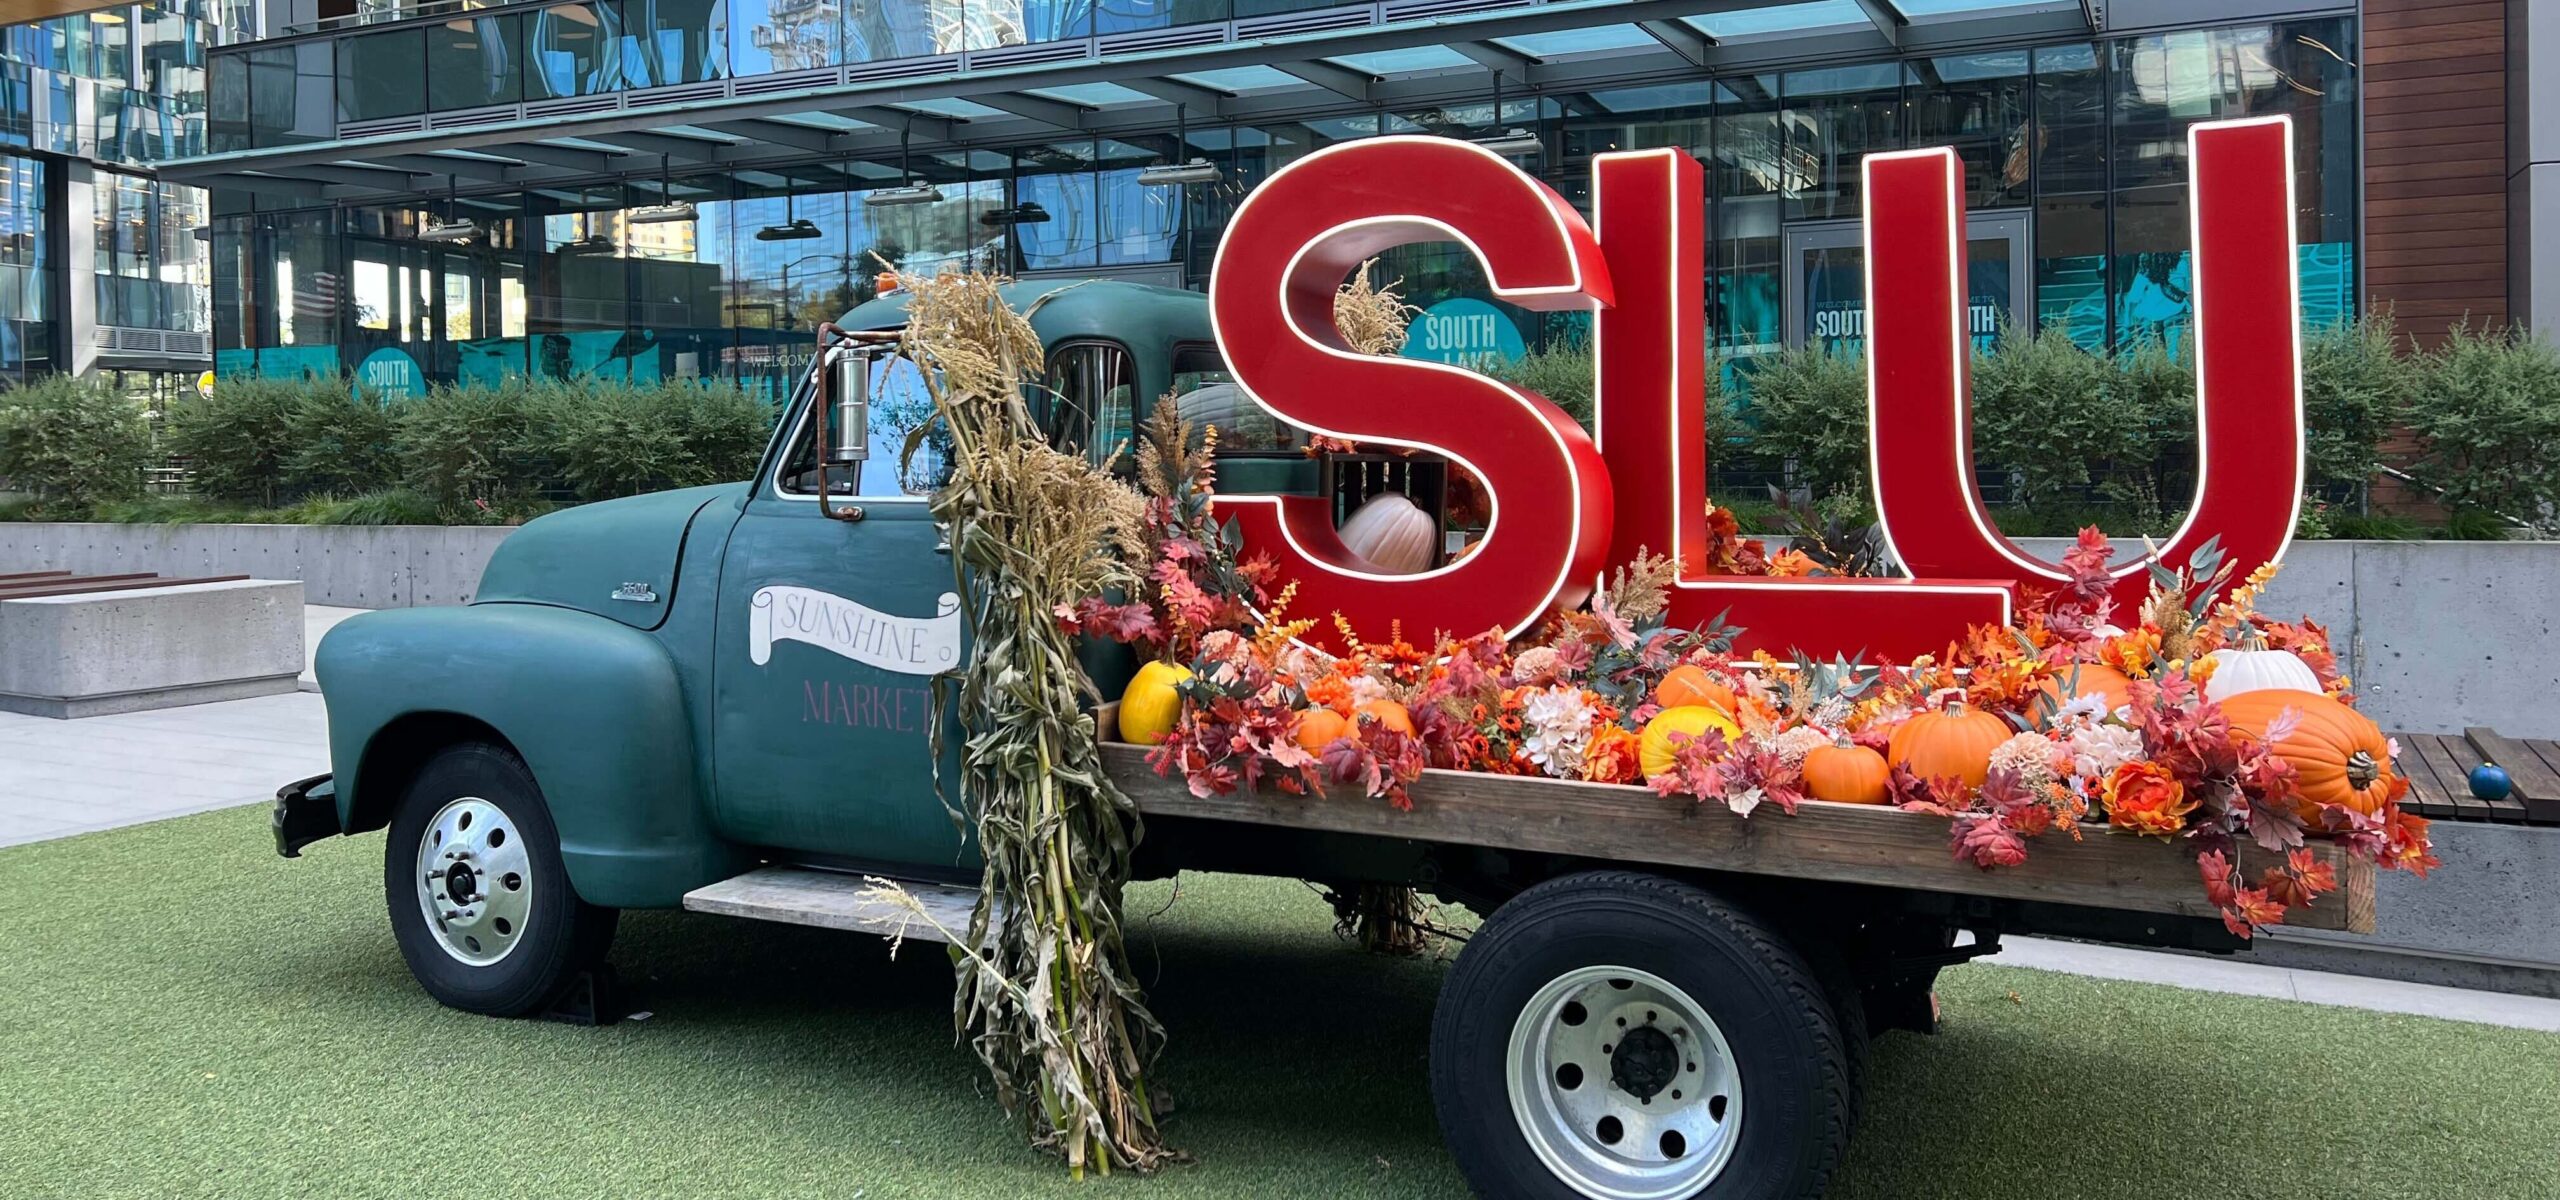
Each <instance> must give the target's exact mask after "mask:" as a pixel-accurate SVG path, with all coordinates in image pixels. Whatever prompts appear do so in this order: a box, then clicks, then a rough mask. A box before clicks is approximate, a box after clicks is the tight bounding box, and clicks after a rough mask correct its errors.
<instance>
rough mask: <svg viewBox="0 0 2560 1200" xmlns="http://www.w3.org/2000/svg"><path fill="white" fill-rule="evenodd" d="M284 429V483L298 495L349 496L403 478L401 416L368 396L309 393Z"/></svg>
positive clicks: (289, 410) (349, 391)
mask: <svg viewBox="0 0 2560 1200" xmlns="http://www.w3.org/2000/svg"><path fill="white" fill-rule="evenodd" d="M216 390H217V391H219V390H220V389H216ZM284 429H285V437H286V448H285V452H284V455H283V461H282V463H281V466H282V469H283V478H284V484H285V487H286V489H287V490H288V491H291V492H293V493H295V494H300V495H310V494H313V493H320V494H335V495H346V494H351V493H355V492H361V491H365V490H367V489H372V488H380V487H383V486H385V485H386V484H389V483H391V482H392V481H394V480H395V479H396V478H397V477H398V475H399V471H400V464H399V459H398V458H397V457H395V456H394V455H393V453H392V447H393V444H394V443H395V442H396V441H397V439H398V437H399V429H400V417H399V411H398V410H397V409H396V408H394V407H392V406H390V405H387V404H385V403H383V402H382V400H381V398H380V397H378V396H375V395H374V394H373V393H371V392H370V391H359V390H357V389H354V388H341V387H331V386H327V385H321V386H316V387H310V388H306V389H304V390H303V391H302V393H301V394H300V395H298V396H296V397H295V398H294V399H293V401H292V403H290V404H288V405H287V406H286V408H285V413H284Z"/></svg>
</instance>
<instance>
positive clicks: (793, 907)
mask: <svg viewBox="0 0 2560 1200" xmlns="http://www.w3.org/2000/svg"><path fill="white" fill-rule="evenodd" d="M896 882H897V884H898V886H899V887H901V888H904V889H906V892H907V894H908V895H910V896H913V897H915V899H916V902H917V903H919V904H921V905H923V906H924V910H925V912H926V913H927V914H929V915H931V916H932V918H933V920H932V921H926V920H924V919H923V918H920V917H918V916H916V915H915V914H914V913H913V912H910V911H908V910H907V909H906V908H904V907H902V906H900V905H898V904H896V903H893V902H888V901H882V900H876V899H873V898H871V897H869V896H866V895H864V894H863V893H864V892H866V891H869V890H870V889H871V887H872V886H873V885H872V883H871V882H870V881H869V880H868V879H865V878H864V877H862V876H860V875H853V874H848V873H845V872H842V871H813V870H808V869H806V868H802V867H759V868H757V869H755V870H753V871H749V872H747V873H746V874H744V875H739V876H736V877H734V878H730V879H723V880H721V881H720V882H718V883H715V884H711V885H709V886H706V887H699V888H695V889H694V890H692V891H690V892H687V893H685V896H684V907H685V909H686V910H687V911H689V912H704V913H717V914H720V915H722V916H730V917H746V918H748V919H750V920H757V921H778V922H781V923H782V924H785V925H814V926H816V927H818V928H821V929H843V930H849V931H852V932H855V933H876V934H879V935H881V936H883V937H905V938H908V939H911V940H914V941H920V942H948V941H950V940H951V938H950V937H949V936H946V935H945V933H944V930H949V931H950V933H951V934H958V935H962V936H966V935H967V933H968V931H969V915H970V913H971V911H972V910H974V909H975V908H976V907H977V904H978V889H976V888H973V887H963V886H960V885H958V884H949V883H919V882H915V881H913V880H898V881H896ZM937 923H938V924H939V925H940V928H936V927H935V926H936V924H937Z"/></svg>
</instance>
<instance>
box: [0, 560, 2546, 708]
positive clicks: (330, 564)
mask: <svg viewBox="0 0 2560 1200" xmlns="http://www.w3.org/2000/svg"><path fill="white" fill-rule="evenodd" d="M509 532H510V530H508V529H505V528H491V527H472V526H455V527H443V526H327V525H106V524H47V523H35V522H29V523H15V522H0V572H7V571H24V570H35V569H39V568H58V569H64V570H71V571H82V572H97V573H106V572H116V571H157V572H160V573H161V574H164V575H173V576H186V575H240V574H245V575H252V576H256V577H258V578H261V579H299V580H301V581H302V582H303V587H304V592H305V596H306V598H307V599H308V600H309V601H310V602H311V603H313V604H329V605H342V606H346V607H351V608H403V607H408V606H412V605H425V604H461V603H465V602H467V601H469V600H470V599H471V595H472V593H473V591H474V590H475V589H476V588H478V586H479V582H480V572H481V569H482V568H483V567H485V566H487V565H488V562H489V555H490V554H491V553H492V552H493V551H495V550H496V549H497V547H498V543H499V542H500V541H503V540H504V539H505V538H506V536H507V534H508V533H509ZM2020 544H2021V545H2022V546H2024V547H2026V548H2027V549H2028V550H2030V551H2032V552H2034V553H2036V554H2038V555H2041V556H2043V557H2045V558H2046V559H2049V560H2050V559H2055V558H2059V557H2060V556H2061V554H2062V551H2063V550H2064V549H2065V548H2066V547H2067V546H2068V545H2069V543H2068V542H2067V541H2065V540H2063V539H2059V538H2028V539H2022V540H2021V542H2020ZM2117 547H2118V560H2119V561H2124V560H2126V559H2127V558H2128V557H2129V556H2132V555H2138V554H2140V553H2141V552H2142V547H2141V544H2140V543H2139V542H2129V541H2119V542H2118V543H2117ZM2265 607H2266V609H2267V611H2269V612H2271V613H2274V614H2277V615H2279V616H2283V617H2286V618H2294V617H2299V616H2304V615H2308V616H2310V617H2311V618H2312V619H2313V620H2316V621H2319V622H2320V623H2321V624H2323V625H2326V626H2328V627H2329V628H2330V630H2331V632H2333V633H2334V634H2335V635H2336V636H2337V638H2338V641H2339V643H2340V645H2339V650H2340V655H2341V658H2342V659H2343V660H2344V662H2345V664H2346V669H2347V672H2348V674H2349V675H2351V676H2352V677H2353V678H2354V679H2355V680H2356V692H2357V695H2358V697H2359V700H2360V702H2361V704H2362V705H2363V707H2364V710H2365V711H2366V712H2367V713H2370V714H2371V715H2372V716H2373V719H2374V720H2376V721H2378V722H2380V723H2381V724H2382V726H2383V727H2384V728H2386V729H2403V730H2410V731H2414V732H2420V733H2451V732H2457V731H2459V730H2461V729H2462V728H2463V727H2464V726H2467V725H2491V726H2495V727H2497V728H2498V729H2500V730H2503V731H2505V732H2506V733H2508V734H2511V735H2514V736H2517V737H2542V738H2550V737H2560V653H2554V651H2555V650H2560V542H2343V541H2341V542H2296V543H2294V545H2293V548H2292V550H2291V551H2289V552H2288V553H2287V555H2286V558H2285V570H2284V573H2283V574H2282V575H2279V576H2277V577H2276V582H2275V584H2274V586H2272V587H2271V588H2269V589H2268V596H2267V599H2266V602H2265Z"/></svg>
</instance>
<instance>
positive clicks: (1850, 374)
mask: <svg viewBox="0 0 2560 1200" xmlns="http://www.w3.org/2000/svg"><path fill="white" fill-rule="evenodd" d="M1743 370H1744V373H1745V377H1746V378H1745V386H1746V390H1747V392H1748V394H1749V396H1750V405H1749V407H1748V409H1747V410H1746V411H1747V412H1749V413H1750V414H1751V424H1752V428H1753V434H1752V435H1751V438H1750V440H1751V442H1752V443H1753V450H1754V452H1755V454H1756V456H1757V457H1759V458H1762V459H1764V460H1766V461H1767V462H1768V463H1769V464H1770V465H1771V466H1779V465H1784V466H1786V467H1787V469H1788V479H1789V482H1791V483H1792V484H1794V485H1795V486H1797V487H1800V488H1804V489H1807V490H1809V491H1810V492H1811V493H1812V494H1813V495H1814V496H1816V497H1826V496H1830V495H1832V494H1833V493H1838V492H1846V493H1849V494H1851V495H1855V496H1860V497H1863V496H1865V495H1866V494H1867V368H1866V362H1865V360H1864V359H1861V358H1858V357H1856V356H1853V355H1846V354H1834V353H1831V352H1830V351H1828V350H1824V349H1821V348H1818V347H1806V348H1801V349H1794V350H1781V351H1778V352H1776V353H1773V354H1763V355H1760V356H1758V357H1756V358H1753V359H1750V360H1748V363H1747V365H1745V366H1744V368H1743Z"/></svg>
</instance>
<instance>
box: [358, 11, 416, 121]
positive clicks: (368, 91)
mask: <svg viewBox="0 0 2560 1200" xmlns="http://www.w3.org/2000/svg"><path fill="white" fill-rule="evenodd" d="M339 45H340V47H341V49H340V51H339V59H338V61H339V65H340V67H341V70H340V71H339V72H338V119H339V120H341V121H371V120H375V119H377V118H381V117H405V116H411V115H413V114H416V113H420V112H424V111H426V105H427V96H426V73H425V71H424V69H423V68H422V66H421V64H422V63H423V62H424V61H425V58H426V38H425V35H424V34H422V33H421V32H419V31H418V30H415V29H403V30H399V31H397V32H393V33H368V34H365V35H363V36H361V37H351V38H348V39H346V40H345V41H343V42H341V43H339Z"/></svg>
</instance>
